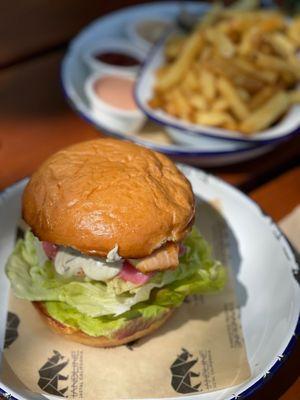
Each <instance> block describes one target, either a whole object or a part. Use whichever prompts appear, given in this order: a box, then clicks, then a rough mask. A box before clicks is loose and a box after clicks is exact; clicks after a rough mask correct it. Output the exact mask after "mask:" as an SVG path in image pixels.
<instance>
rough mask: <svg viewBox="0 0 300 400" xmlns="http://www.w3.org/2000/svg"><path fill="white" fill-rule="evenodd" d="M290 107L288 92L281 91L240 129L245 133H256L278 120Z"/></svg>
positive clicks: (244, 122)
mask: <svg viewBox="0 0 300 400" xmlns="http://www.w3.org/2000/svg"><path fill="white" fill-rule="evenodd" d="M288 107H289V96H288V94H287V92H285V91H283V90H282V91H280V92H278V93H277V94H276V95H275V96H274V97H272V98H271V99H270V100H269V101H268V102H267V103H265V104H264V105H263V106H262V107H261V108H259V109H258V110H257V111H255V112H253V113H251V114H250V115H249V116H248V118H246V119H245V120H244V121H243V122H242V123H241V124H240V129H241V131H242V132H244V133H249V134H250V133H256V132H259V131H261V130H263V129H265V128H267V127H268V126H270V125H272V124H273V123H274V122H276V121H277V120H278V118H279V117H281V116H282V115H283V114H284V113H285V112H286V111H287V109H288Z"/></svg>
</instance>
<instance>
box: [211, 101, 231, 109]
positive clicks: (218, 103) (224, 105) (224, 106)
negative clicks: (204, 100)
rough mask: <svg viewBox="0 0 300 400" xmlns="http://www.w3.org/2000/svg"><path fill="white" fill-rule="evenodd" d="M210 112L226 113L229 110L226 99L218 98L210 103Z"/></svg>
mask: <svg viewBox="0 0 300 400" xmlns="http://www.w3.org/2000/svg"><path fill="white" fill-rule="evenodd" d="M211 108H212V111H227V110H228V109H229V104H228V102H227V101H226V99H223V98H219V99H217V100H216V101H214V102H213V103H212V106H211Z"/></svg>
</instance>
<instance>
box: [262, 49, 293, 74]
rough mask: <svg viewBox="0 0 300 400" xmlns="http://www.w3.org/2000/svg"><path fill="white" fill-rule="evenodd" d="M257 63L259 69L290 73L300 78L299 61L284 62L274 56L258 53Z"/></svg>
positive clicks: (287, 60)
mask: <svg viewBox="0 0 300 400" xmlns="http://www.w3.org/2000/svg"><path fill="white" fill-rule="evenodd" d="M255 62H256V64H257V66H258V67H262V68H270V69H271V70H274V71H278V72H284V71H288V72H291V73H293V74H294V75H295V77H297V78H299V77H300V64H299V61H298V60H293V61H292V60H290V59H286V60H282V59H281V58H278V57H275V56H272V55H267V54H262V53H256V57H255Z"/></svg>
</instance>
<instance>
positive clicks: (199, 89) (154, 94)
mask: <svg viewBox="0 0 300 400" xmlns="http://www.w3.org/2000/svg"><path fill="white" fill-rule="evenodd" d="M299 52H300V16H298V17H292V18H287V17H286V16H285V15H284V14H282V13H281V12H280V11H278V10H275V9H274V10H273V9H264V10H262V9H255V10H247V11H242V10H239V9H234V8H225V7H222V6H220V5H216V6H213V7H211V9H210V11H208V12H207V13H206V14H205V15H204V16H203V17H202V18H200V19H199V22H198V24H197V25H196V27H195V28H194V30H193V31H192V32H190V33H188V34H187V33H183V32H181V31H179V30H176V31H173V32H171V33H170V34H169V35H168V36H167V37H166V38H164V40H163V41H161V43H159V44H158V45H157V46H156V47H155V48H154V49H153V51H152V52H151V53H150V55H149V57H148V59H147V61H146V63H145V64H144V66H143V68H142V70H141V73H140V76H139V79H138V81H137V84H136V93H135V94H136V99H137V102H138V104H139V106H140V107H141V109H142V110H143V111H144V112H145V113H146V114H147V115H148V117H149V118H151V119H153V120H155V121H156V122H159V123H161V124H164V125H166V126H169V127H172V128H175V129H177V130H178V131H181V132H182V134H184V135H189V134H192V135H194V136H197V135H206V136H210V137H214V138H217V139H218V138H220V139H226V140H239V141H245V142H252V143H261V144H262V143H271V142H276V141H281V140H284V139H286V138H287V137H289V136H291V135H295V134H296V133H298V131H299V127H300V89H299V88H300V57H299Z"/></svg>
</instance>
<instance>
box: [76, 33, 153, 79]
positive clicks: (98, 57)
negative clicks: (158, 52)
mask: <svg viewBox="0 0 300 400" xmlns="http://www.w3.org/2000/svg"><path fill="white" fill-rule="evenodd" d="M145 55H146V53H145V51H143V50H141V49H138V48H137V47H136V46H134V45H132V44H131V43H130V42H127V41H126V40H122V39H120V40H119V39H107V40H103V41H102V43H93V45H90V46H89V47H87V48H85V49H84V50H83V51H82V59H83V61H84V63H85V64H86V65H87V67H88V68H89V70H90V72H92V73H94V72H102V73H103V74H108V73H126V74H128V75H131V76H136V75H137V73H138V70H139V67H140V65H141V64H142V62H143V61H144V59H145Z"/></svg>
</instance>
